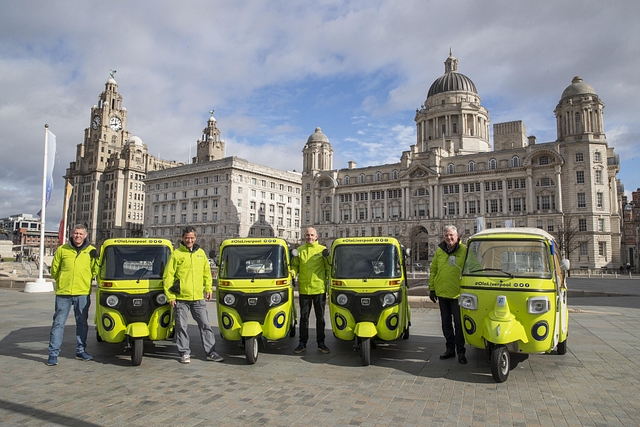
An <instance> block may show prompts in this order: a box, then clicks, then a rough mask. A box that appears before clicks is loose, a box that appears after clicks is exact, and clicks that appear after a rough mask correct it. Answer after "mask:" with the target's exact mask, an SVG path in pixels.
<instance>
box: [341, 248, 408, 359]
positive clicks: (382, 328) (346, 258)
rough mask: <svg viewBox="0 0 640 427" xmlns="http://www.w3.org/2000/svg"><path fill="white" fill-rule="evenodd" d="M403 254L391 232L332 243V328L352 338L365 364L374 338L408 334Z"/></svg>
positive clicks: (343, 335)
mask: <svg viewBox="0 0 640 427" xmlns="http://www.w3.org/2000/svg"><path fill="white" fill-rule="evenodd" d="M404 256H405V253H404V252H403V250H402V248H401V246H400V244H399V243H398V241H397V240H396V239H395V238H393V237H357V238H340V239H336V240H335V241H334V242H333V245H332V246H331V253H330V259H331V282H330V287H329V311H330V313H331V329H332V330H333V333H334V335H335V336H336V337H337V338H339V339H341V340H345V341H352V340H355V346H356V348H359V349H360V359H361V362H362V365H364V366H368V365H369V364H370V363H371V347H372V344H373V343H372V340H373V339H374V338H377V339H380V340H383V341H392V340H396V339H398V338H401V337H402V338H404V339H407V338H409V326H410V325H411V311H410V308H409V300H408V297H407V289H408V287H407V282H406V271H405V260H404Z"/></svg>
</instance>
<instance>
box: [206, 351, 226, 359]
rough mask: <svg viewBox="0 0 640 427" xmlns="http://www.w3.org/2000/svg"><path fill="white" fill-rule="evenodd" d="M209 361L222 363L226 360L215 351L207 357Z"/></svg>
mask: <svg viewBox="0 0 640 427" xmlns="http://www.w3.org/2000/svg"><path fill="white" fill-rule="evenodd" d="M207 360H211V361H213V362H222V361H223V360H224V358H223V357H222V356H220V355H219V354H218V353H216V352H215V351H212V352H211V353H209V355H208V356H207Z"/></svg>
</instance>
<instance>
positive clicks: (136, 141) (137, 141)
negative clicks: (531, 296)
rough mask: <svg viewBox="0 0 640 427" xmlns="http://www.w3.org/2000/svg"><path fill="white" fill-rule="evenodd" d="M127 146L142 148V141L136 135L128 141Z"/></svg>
mask: <svg viewBox="0 0 640 427" xmlns="http://www.w3.org/2000/svg"><path fill="white" fill-rule="evenodd" d="M127 144H131V145H139V146H142V140H141V139H140V138H138V137H137V136H135V135H134V136H132V137H131V138H129V140H128V141H127Z"/></svg>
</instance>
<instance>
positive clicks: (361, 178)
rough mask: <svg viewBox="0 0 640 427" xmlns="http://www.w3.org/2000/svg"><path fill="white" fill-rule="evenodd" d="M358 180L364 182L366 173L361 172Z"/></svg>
mask: <svg viewBox="0 0 640 427" xmlns="http://www.w3.org/2000/svg"><path fill="white" fill-rule="evenodd" d="M358 182H360V183H363V182H364V174H363V173H361V174H360V179H359V180H358Z"/></svg>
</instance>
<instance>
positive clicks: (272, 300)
mask: <svg viewBox="0 0 640 427" xmlns="http://www.w3.org/2000/svg"><path fill="white" fill-rule="evenodd" d="M281 302H282V295H281V294H280V292H274V293H272V294H271V296H270V297H269V306H271V307H273V306H276V305H278V304H280V303H281Z"/></svg>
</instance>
